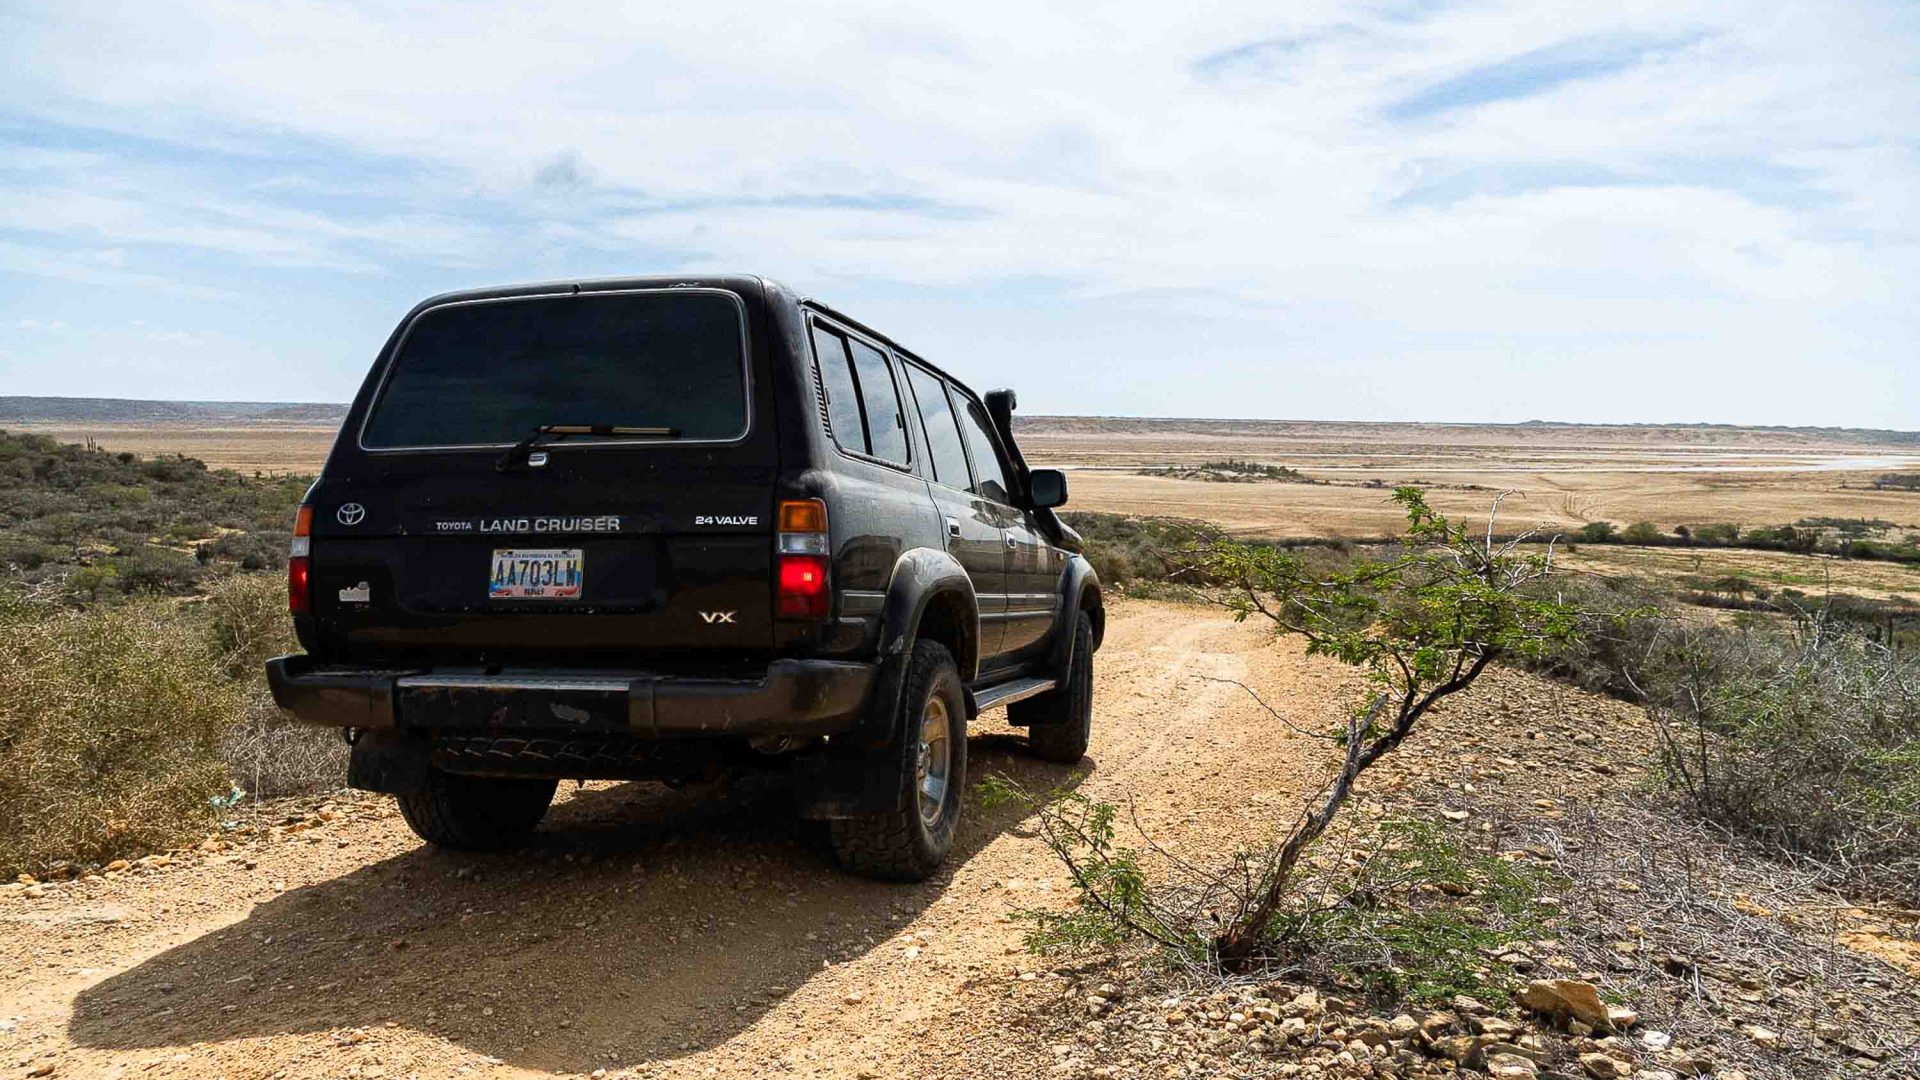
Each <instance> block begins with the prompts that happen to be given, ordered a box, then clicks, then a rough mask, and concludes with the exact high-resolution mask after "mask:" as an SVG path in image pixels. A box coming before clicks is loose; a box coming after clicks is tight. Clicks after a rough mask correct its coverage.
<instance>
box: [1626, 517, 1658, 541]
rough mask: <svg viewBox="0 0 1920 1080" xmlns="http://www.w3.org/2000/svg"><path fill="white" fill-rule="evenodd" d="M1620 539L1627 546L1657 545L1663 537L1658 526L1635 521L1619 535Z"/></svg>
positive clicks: (1649, 522)
mask: <svg viewBox="0 0 1920 1080" xmlns="http://www.w3.org/2000/svg"><path fill="white" fill-rule="evenodd" d="M1620 539H1621V540H1623V541H1625V542H1627V543H1629V544H1657V543H1659V542H1660V541H1661V540H1662V539H1663V536H1662V534H1661V532H1660V526H1658V525H1655V524H1654V523H1653V522H1651V521H1636V522H1634V523H1633V524H1631V525H1629V526H1627V527H1626V529H1625V530H1624V531H1622V532H1621V533H1620Z"/></svg>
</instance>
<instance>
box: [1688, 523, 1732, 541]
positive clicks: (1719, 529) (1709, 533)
mask: <svg viewBox="0 0 1920 1080" xmlns="http://www.w3.org/2000/svg"><path fill="white" fill-rule="evenodd" d="M1691 532H1692V534H1693V542H1694V543H1696V544H1734V543H1738V542H1739V540H1740V526H1738V525H1729V524H1725V523H1721V524H1715V525H1695V526H1693V528H1692V530H1691Z"/></svg>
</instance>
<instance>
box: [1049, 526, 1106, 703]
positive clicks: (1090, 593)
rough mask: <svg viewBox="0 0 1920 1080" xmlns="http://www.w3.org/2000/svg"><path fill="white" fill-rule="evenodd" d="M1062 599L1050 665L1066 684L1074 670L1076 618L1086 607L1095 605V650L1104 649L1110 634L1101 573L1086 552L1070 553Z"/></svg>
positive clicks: (1061, 587)
mask: <svg viewBox="0 0 1920 1080" xmlns="http://www.w3.org/2000/svg"><path fill="white" fill-rule="evenodd" d="M1060 600H1061V608H1060V619H1059V622H1058V624H1057V625H1056V627H1055V631H1056V632H1055V635H1054V642H1053V654H1052V656H1051V657H1050V658H1049V660H1048V667H1049V668H1050V669H1051V670H1052V671H1053V672H1054V678H1055V679H1057V680H1059V683H1060V685H1061V686H1065V685H1066V684H1067V676H1068V675H1069V674H1070V673H1071V672H1072V671H1073V638H1074V634H1073V620H1074V619H1075V618H1076V617H1077V616H1078V615H1079V614H1080V610H1081V609H1082V608H1088V609H1091V611H1092V613H1093V649H1094V651H1095V652H1098V651H1100V643H1101V641H1103V640H1104V639H1105V638H1106V636H1107V606H1106V603H1105V601H1104V600H1103V599H1102V597H1101V594H1100V575H1099V574H1097V573H1095V572H1094V569H1093V564H1092V563H1090V562H1088V561H1087V557H1086V556H1084V555H1071V556H1068V558H1067V572H1066V573H1065V574H1064V575H1062V578H1061V586H1060Z"/></svg>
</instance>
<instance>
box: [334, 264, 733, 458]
mask: <svg viewBox="0 0 1920 1080" xmlns="http://www.w3.org/2000/svg"><path fill="white" fill-rule="evenodd" d="M741 318H742V315H741V309H740V304H739V302H738V301H737V300H736V299H735V298H734V297H733V296H732V295H731V294H729V293H720V292H693V291H688V290H673V291H670V292H637V293H598V294H595V293H587V294H581V295H571V296H542V297H537V298H529V299H516V300H499V301H486V302H481V303H474V304H452V305H448V306H446V307H439V308H433V309H431V310H429V311H427V312H426V313H425V314H423V315H421V316H420V317H419V318H418V319H417V320H415V321H414V324H413V327H412V329H410V330H409V331H408V332H407V335H406V339H405V341H404V342H403V343H402V345H401V347H400V354H399V355H398V356H397V357H395V358H394V361H393V366H392V368H391V370H390V372H389V374H388V376H387V381H386V385H385V386H384V387H382V388H381V390H380V393H379V396H378V397H377V398H376V399H375V400H374V403H373V407H372V411H371V413H370V415H369V417H368V420H367V425H366V428H365V429H364V430H363V432H362V433H361V437H360V441H361V444H362V445H363V446H366V447H367V448H369V449H394V448H400V447H415V446H473V445H489V444H501V443H513V442H517V441H519V440H520V439H523V438H525V437H526V436H527V435H529V434H531V433H532V432H533V430H534V429H535V428H536V427H538V426H540V425H541V424H609V425H616V426H621V427H655V428H660V427H663V428H671V429H672V430H673V437H674V438H675V439H676V440H686V439H707V440H729V439H736V438H739V437H740V436H742V435H744V434H746V429H747V387H746V358H745V355H744V354H743V352H742V344H743V324H742V322H741ZM616 437H619V436H616ZM628 437H631V436H628Z"/></svg>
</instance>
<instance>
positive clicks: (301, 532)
mask: <svg viewBox="0 0 1920 1080" xmlns="http://www.w3.org/2000/svg"><path fill="white" fill-rule="evenodd" d="M312 535H313V507H311V506H302V507H300V509H298V510H296V511H294V512H293V544H292V546H291V547H290V548H289V550H288V551H287V610H288V611H291V612H293V613H294V614H295V615H305V614H307V613H308V612H310V611H312V610H313V590H312V589H311V588H309V587H308V584H307V573H308V570H307V556H308V555H309V554H311V553H312V550H313V540H312V539H311V537H312Z"/></svg>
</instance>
